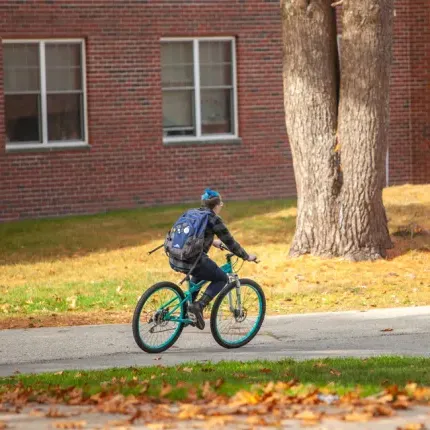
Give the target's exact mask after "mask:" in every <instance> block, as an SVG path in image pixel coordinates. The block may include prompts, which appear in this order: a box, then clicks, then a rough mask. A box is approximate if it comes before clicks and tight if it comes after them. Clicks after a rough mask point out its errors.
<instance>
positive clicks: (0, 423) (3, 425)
mask: <svg viewBox="0 0 430 430" xmlns="http://www.w3.org/2000/svg"><path fill="white" fill-rule="evenodd" d="M6 428H7V424H6V423H5V422H4V421H0V430H3V429H6Z"/></svg>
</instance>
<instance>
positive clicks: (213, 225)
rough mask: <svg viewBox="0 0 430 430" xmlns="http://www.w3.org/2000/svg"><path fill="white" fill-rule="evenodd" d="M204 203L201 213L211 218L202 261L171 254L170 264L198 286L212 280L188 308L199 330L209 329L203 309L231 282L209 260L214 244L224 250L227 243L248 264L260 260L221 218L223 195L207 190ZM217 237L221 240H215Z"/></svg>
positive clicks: (203, 197)
mask: <svg viewBox="0 0 430 430" xmlns="http://www.w3.org/2000/svg"><path fill="white" fill-rule="evenodd" d="M201 200H202V205H201V207H200V209H198V210H199V211H209V217H208V223H207V226H206V229H205V233H204V243H203V252H202V254H201V256H200V259H199V260H198V262H197V263H196V262H195V261H183V260H179V259H177V258H175V257H173V256H171V255H170V256H169V262H170V266H171V267H172V268H173V269H174V270H176V271H179V272H182V273H188V272H189V271H190V270H191V273H190V274H191V275H192V278H191V281H192V282H193V283H195V284H196V283H198V282H200V281H203V280H204V281H211V283H210V284H209V286H208V287H207V288H206V291H205V292H204V293H203V295H202V296H201V298H200V299H199V300H198V301H194V300H195V299H196V298H197V294H198V292H197V293H196V294H195V295H194V297H193V303H191V304H190V305H188V313H189V314H193V315H194V316H195V319H196V326H197V328H199V329H200V330H203V329H204V328H205V321H204V318H203V309H204V308H205V307H206V306H207V305H208V304H209V303H210V302H211V301H212V300H213V299H214V298H215V297H216V295H217V294H218V293H219V292H221V290H222V289H223V288H224V286H225V285H226V284H228V282H229V279H228V276H227V274H226V273H224V272H223V271H222V270H221V269H220V267H218V265H217V264H216V263H215V262H214V261H213V260H211V259H210V258H209V257H208V255H207V253H208V252H209V249H210V247H211V246H212V245H213V246H215V247H216V248H220V247H221V245H222V244H223V243H224V245H225V246H226V247H227V248H228V249H229V250H230V251H231V252H232V253H233V254H235V255H237V256H238V257H240V258H242V259H243V260H246V261H256V260H257V256H256V255H254V254H248V253H247V252H246V251H245V250H244V249H243V248H242V247H241V246H240V244H239V243H238V242H237V241H236V240H235V239H234V238H233V236H232V235H231V233H230V232H229V231H228V229H227V227H226V226H225V224H224V222H223V221H222V219H221V218H220V216H219V214H220V212H221V209H222V207H223V205H224V204H223V201H222V199H221V195H220V193H218V192H217V191H214V190H211V189H209V188H207V189H206V190H205V192H204V194H203V195H202V197H201ZM215 235H216V236H217V237H218V239H214V236H215Z"/></svg>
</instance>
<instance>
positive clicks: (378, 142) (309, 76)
mask: <svg viewBox="0 0 430 430" xmlns="http://www.w3.org/2000/svg"><path fill="white" fill-rule="evenodd" d="M392 9H393V0H360V1H357V0H344V1H343V16H342V20H343V21H342V23H343V36H342V56H341V58H342V61H341V66H342V67H341V86H340V102H339V97H338V91H337V89H338V82H339V80H338V68H337V65H338V58H337V49H336V33H337V32H336V21H335V17H334V8H332V6H331V1H330V0H281V11H282V20H283V48H284V63H283V66H284V68H283V81H284V102H285V114H286V125H287V132H288V136H289V141H290V145H291V148H292V153H293V160H294V172H295V178H296V183H297V195H298V206H297V209H298V214H297V225H296V233H295V236H294V239H293V243H292V246H291V250H290V255H293V256H297V255H302V254H307V253H311V254H313V255H321V256H345V257H347V258H349V259H352V260H362V259H375V258H380V257H383V256H385V250H386V249H387V248H388V247H390V246H391V242H390V238H389V234H388V229H387V219H386V215H385V209H384V206H383V203H382V188H383V184H384V171H385V169H384V160H385V154H386V147H387V134H388V87H389V74H390V73H389V72H390V63H391V31H392V13H393V10H392ZM338 109H339V118H338ZM338 123H339V126H338ZM336 136H337V138H338V140H336Z"/></svg>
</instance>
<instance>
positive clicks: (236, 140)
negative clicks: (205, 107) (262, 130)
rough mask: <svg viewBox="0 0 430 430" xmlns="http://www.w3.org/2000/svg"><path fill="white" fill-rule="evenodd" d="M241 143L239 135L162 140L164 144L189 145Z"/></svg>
mask: <svg viewBox="0 0 430 430" xmlns="http://www.w3.org/2000/svg"><path fill="white" fill-rule="evenodd" d="M242 143H243V141H242V139H241V138H240V137H234V136H232V137H230V138H216V137H213V138H211V139H183V140H182V139H181V140H170V139H168V140H163V144H164V145H165V146H190V145H200V146H206V145H241V144H242Z"/></svg>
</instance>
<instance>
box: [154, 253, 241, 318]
mask: <svg viewBox="0 0 430 430" xmlns="http://www.w3.org/2000/svg"><path fill="white" fill-rule="evenodd" d="M232 257H233V254H229V255H227V257H226V258H227V263H225V264H224V265H223V266H221V267H220V269H221V270H222V271H223V272H224V273H227V275H231V274H233V264H232V262H231V258H232ZM187 281H188V291H184V294H185V298H184V299H183V300H182V301H181V302H180V303H177V304H176V305H175V306H174V307H173V309H171V310H169V312H168V313H167V314H166V315H165V316H164V320H165V321H166V320H167V321H174V322H178V323H182V324H185V325H189V324H191V323H192V322H193V321H191V320H190V319H189V318H185V315H182V317H181V318H178V317H174V316H172V314H173V313H175V312H176V311H177V310H178V308H182V309H183V304H184V303H192V301H193V293H195V292H196V291H200V290H201V289H202V288H203V286H204V285H206V284H208V283H209V282H210V281H200V282H199V283H197V284H194V283H193V282H192V281H191V279H188V280H187ZM177 300H178V299H177V297H175V298H174V299H172V300H170V301H169V302H167V303H164V304H163V305H162V306H161V307H160V310H163V309H166V308H167V307H168V306H170V305H171V304H172V303H174V302H176V301H177Z"/></svg>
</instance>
